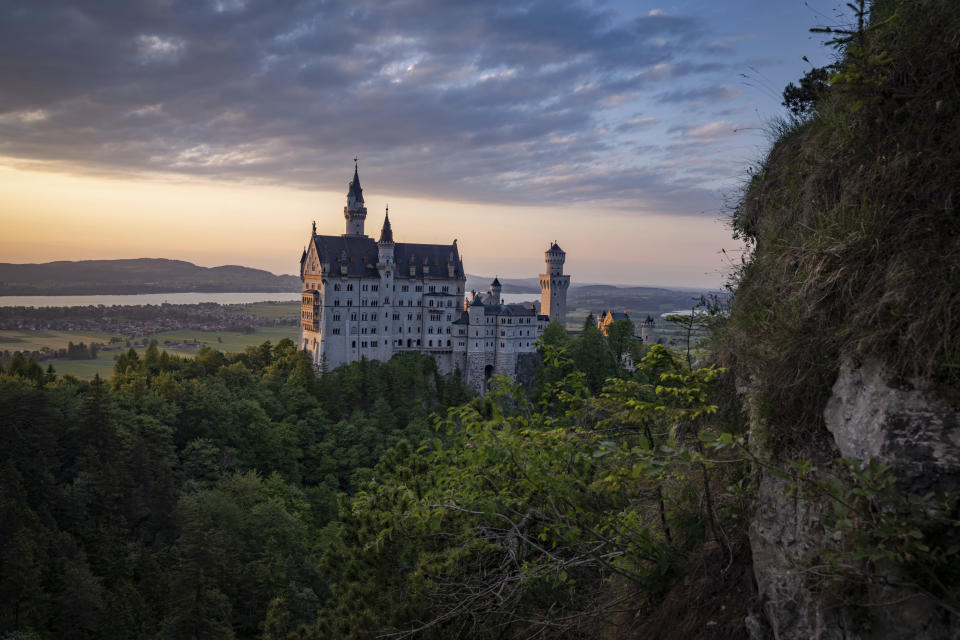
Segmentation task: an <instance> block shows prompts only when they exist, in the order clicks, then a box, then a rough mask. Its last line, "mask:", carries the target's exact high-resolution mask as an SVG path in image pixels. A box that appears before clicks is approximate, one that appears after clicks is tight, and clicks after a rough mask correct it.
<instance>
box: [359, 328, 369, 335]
mask: <svg viewBox="0 0 960 640" xmlns="http://www.w3.org/2000/svg"><path fill="white" fill-rule="evenodd" d="M360 333H362V334H363V335H367V328H366V327H364V328H363V329H361V330H360Z"/></svg>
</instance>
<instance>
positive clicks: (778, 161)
mask: <svg viewBox="0 0 960 640" xmlns="http://www.w3.org/2000/svg"><path fill="white" fill-rule="evenodd" d="M868 24H869V25H870V26H869V27H868V28H867V29H866V30H865V31H864V32H862V33H860V34H856V35H855V36H854V37H853V38H852V39H851V40H850V41H848V42H847V43H846V44H845V45H844V46H842V47H841V52H842V59H841V62H840V63H839V66H838V69H837V70H836V73H835V75H834V76H832V79H831V86H830V89H829V90H828V92H827V95H826V96H825V97H824V98H822V99H821V100H820V101H819V103H818V104H817V108H816V115H814V117H812V118H811V119H809V120H807V121H804V122H800V121H792V122H783V123H780V124H779V125H775V126H779V127H780V130H779V131H778V134H779V139H778V141H777V142H776V143H775V144H774V146H773V148H772V150H771V152H770V154H769V155H768V157H767V158H766V159H765V160H764V161H763V162H762V163H761V164H760V166H759V167H757V168H755V169H754V170H753V171H752V172H751V175H750V178H749V183H748V184H747V185H746V188H745V192H744V196H743V199H742V201H741V202H740V204H739V206H738V207H737V208H736V210H735V211H734V215H733V225H734V230H735V233H736V234H737V235H738V236H739V237H741V238H743V239H744V240H746V242H747V243H748V246H749V247H750V249H751V252H750V254H749V257H748V258H747V259H746V261H745V263H744V265H743V268H742V270H741V272H740V274H739V277H738V282H737V283H736V285H737V288H736V294H735V296H734V298H733V300H732V303H731V312H730V316H729V319H728V320H727V322H726V324H725V327H724V328H723V329H722V330H721V332H720V333H719V334H718V337H717V348H718V351H719V353H720V357H721V359H722V360H723V361H724V364H727V365H729V366H732V367H733V368H734V370H735V371H736V372H737V373H738V376H739V377H740V378H741V379H742V380H743V381H745V382H749V383H750V384H752V385H754V391H755V394H754V396H755V397H756V399H757V400H758V401H759V403H760V406H758V407H757V409H758V410H759V411H760V412H761V415H763V416H765V417H766V418H767V419H768V420H769V423H770V424H771V426H772V427H774V428H776V429H777V437H776V438H775V439H774V440H775V442H773V443H772V444H773V445H774V447H773V448H774V451H775V452H778V453H784V452H790V453H796V452H798V451H799V450H804V451H806V452H811V451H814V450H815V449H816V447H817V446H818V443H819V442H822V437H823V436H824V435H825V429H824V428H823V425H822V411H823V406H824V404H825V402H826V400H827V399H828V398H829V395H830V389H831V386H832V384H833V382H834V380H835V378H836V371H837V368H838V365H839V362H840V360H841V358H842V357H844V356H848V357H853V358H855V359H864V358H869V357H878V358H880V359H881V360H883V361H884V362H886V363H887V365H888V367H889V368H890V372H891V376H892V377H898V376H899V377H902V378H911V377H919V378H925V379H928V380H931V381H933V382H934V383H935V384H937V385H938V388H939V390H940V391H942V392H944V393H945V394H947V395H948V396H952V395H953V394H955V391H956V389H957V386H958V382H960V217H958V211H957V200H958V199H960V193H958V187H960V3H958V2H956V1H955V0H930V1H921V0H914V1H897V0H877V1H876V2H874V3H873V5H872V9H871V15H870V20H869V23H868ZM861 43H862V44H863V46H862V47H861V46H860V44H861ZM953 401H954V402H955V403H956V402H957V401H956V398H955V397H953Z"/></svg>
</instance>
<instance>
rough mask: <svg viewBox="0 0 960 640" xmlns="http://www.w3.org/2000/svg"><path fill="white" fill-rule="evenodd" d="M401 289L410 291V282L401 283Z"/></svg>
mask: <svg viewBox="0 0 960 640" xmlns="http://www.w3.org/2000/svg"><path fill="white" fill-rule="evenodd" d="M400 291H410V285H408V284H402V285H400Z"/></svg>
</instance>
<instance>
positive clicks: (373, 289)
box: [370, 284, 380, 291]
mask: <svg viewBox="0 0 960 640" xmlns="http://www.w3.org/2000/svg"><path fill="white" fill-rule="evenodd" d="M379 290H380V285H378V284H372V285H370V291H379Z"/></svg>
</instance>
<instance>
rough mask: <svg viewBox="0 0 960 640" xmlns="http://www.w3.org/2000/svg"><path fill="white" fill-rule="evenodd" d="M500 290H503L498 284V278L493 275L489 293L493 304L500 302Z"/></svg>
mask: <svg viewBox="0 0 960 640" xmlns="http://www.w3.org/2000/svg"><path fill="white" fill-rule="evenodd" d="M501 291H503V287H501V286H500V278H497V277H494V278H493V282H491V283H490V295H491V296H493V299H494V303H495V304H500V292H501Z"/></svg>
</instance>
